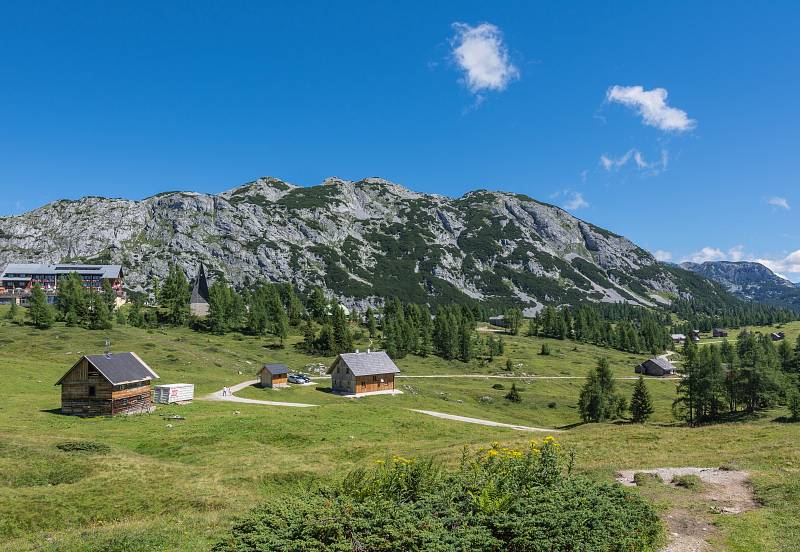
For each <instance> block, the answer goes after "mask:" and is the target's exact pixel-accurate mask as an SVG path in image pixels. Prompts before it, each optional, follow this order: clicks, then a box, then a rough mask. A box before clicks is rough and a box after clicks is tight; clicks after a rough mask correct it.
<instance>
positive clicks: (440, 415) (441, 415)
mask: <svg viewBox="0 0 800 552" xmlns="http://www.w3.org/2000/svg"><path fill="white" fill-rule="evenodd" d="M409 410H411V411H412V412H419V413H420V414H426V415H428V416H433V417H434V418H441V419H443V420H453V421H455V422H465V423H468V424H477V425H484V426H491V427H502V428H506V429H516V430H517V431H539V432H545V433H561V431H560V430H558V429H547V428H544V427H528V426H524V425H516V424H504V423H502V422H492V421H490V420H481V419H480V418H468V417H466V416H456V415H455V414H445V413H443V412H434V411H433V410H417V409H416V408H409Z"/></svg>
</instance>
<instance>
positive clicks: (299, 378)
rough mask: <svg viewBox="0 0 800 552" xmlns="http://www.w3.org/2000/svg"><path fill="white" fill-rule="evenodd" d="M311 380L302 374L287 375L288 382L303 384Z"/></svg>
mask: <svg viewBox="0 0 800 552" xmlns="http://www.w3.org/2000/svg"><path fill="white" fill-rule="evenodd" d="M310 381H311V380H310V379H309V378H308V377H306V376H304V375H303V374H291V375H290V376H289V383H297V384H304V383H309V382H310Z"/></svg>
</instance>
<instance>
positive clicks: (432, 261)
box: [0, 176, 727, 312]
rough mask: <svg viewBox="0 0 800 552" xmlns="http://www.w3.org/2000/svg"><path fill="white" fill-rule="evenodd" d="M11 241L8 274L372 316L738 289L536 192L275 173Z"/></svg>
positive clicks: (90, 206)
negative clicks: (245, 294)
mask: <svg viewBox="0 0 800 552" xmlns="http://www.w3.org/2000/svg"><path fill="white" fill-rule="evenodd" d="M0 236H2V237H3V239H2V240H0V265H2V264H5V263H6V262H11V261H20V262H25V261H27V262H59V261H61V260H62V259H63V258H65V257H67V256H69V257H73V258H75V257H77V258H80V259H81V260H84V261H85V262H91V261H93V260H94V261H103V262H114V263H119V264H123V265H124V266H125V267H126V277H127V284H128V285H129V286H130V288H131V289H133V290H143V289H147V288H148V287H149V286H150V285H151V283H152V281H153V280H154V279H155V278H159V279H161V278H163V277H164V276H165V275H166V272H167V267H168V264H169V263H170V262H177V263H178V264H179V265H180V266H181V267H182V268H183V269H184V270H185V271H186V273H187V274H188V275H190V276H191V275H193V274H194V271H195V270H196V267H197V265H198V263H201V262H202V263H204V265H205V266H206V267H207V269H208V273H209V274H213V275H216V274H225V276H226V277H227V279H228V281H230V282H232V283H234V284H235V285H243V284H244V283H245V282H246V281H250V282H252V281H257V280H267V281H282V282H292V283H293V284H295V285H296V286H298V287H300V288H308V287H309V286H313V285H320V286H323V287H324V288H325V289H326V290H327V291H328V293H329V294H330V295H331V296H336V297H338V298H340V299H341V300H342V301H345V302H346V303H348V304H351V305H362V306H363V305H365V304H368V303H375V302H376V301H377V300H379V299H382V298H385V297H390V296H399V297H402V298H403V299H404V300H406V301H415V302H420V303H426V302H428V303H442V302H462V301H464V300H465V299H467V298H471V299H476V300H479V301H483V302H486V303H490V304H495V305H509V304H519V305H521V306H523V307H525V308H527V309H529V310H528V311H527V312H533V311H535V310H537V309H539V308H541V307H542V305H545V304H554V305H560V304H566V303H570V304H574V303H576V302H579V301H583V300H590V301H603V302H619V301H623V302H628V303H632V304H639V305H646V306H651V305H656V304H664V303H669V301H670V299H671V298H673V297H676V296H677V297H690V296H692V294H694V293H712V294H713V293H725V292H724V291H723V290H722V289H721V288H720V287H719V286H716V287H715V286H714V285H711V284H709V283H708V282H706V281H705V280H703V279H701V278H699V277H697V276H693V275H692V274H691V273H687V272H684V271H683V270H680V269H678V268H675V267H669V266H665V265H661V264H659V263H657V262H656V261H655V259H654V258H653V257H652V255H650V254H649V253H647V252H646V251H644V250H643V249H641V248H640V247H638V246H636V245H635V244H634V243H632V242H630V241H629V240H627V239H626V238H624V237H622V236H619V235H617V234H614V233H612V232H609V231H607V230H604V229H602V228H599V227H597V226H594V225H592V224H589V223H587V222H584V221H582V220H580V219H577V218H575V217H574V216H572V215H571V214H570V213H568V212H566V211H564V210H563V209H560V208H558V207H555V206H553V205H548V204H546V203H541V202H539V201H536V200H534V199H532V198H529V197H527V196H524V195H521V194H515V193H509V192H502V191H488V190H477V191H473V192H469V193H466V194H464V195H463V196H462V197H461V198H458V199H454V198H451V197H447V196H441V195H434V194H426V193H420V192H416V191H413V190H410V189H408V188H406V187H404V186H401V185H399V184H396V183H394V182H391V181H389V180H386V179H383V178H378V177H369V178H364V179H362V180H358V181H351V180H345V179H342V178H338V177H330V178H327V179H325V181H324V182H323V184H322V185H317V186H311V187H300V186H295V185H294V184H290V183H288V182H285V181H284V180H281V179H279V178H275V177H270V176H266V177H261V178H258V179H256V180H254V181H251V182H247V183H245V184H243V185H241V186H237V187H235V188H232V189H230V190H228V191H226V192H222V193H220V194H217V195H213V194H203V193H196V192H168V193H165V194H159V195H156V196H153V197H150V198H147V199H144V200H141V201H133V200H115V199H104V198H92V199H84V200H81V201H76V202H55V203H51V204H48V205H45V206H43V207H41V208H39V209H37V210H35V211H31V212H29V213H25V214H22V215H19V216H14V217H6V218H0ZM693 278H694V280H693ZM726 295H727V294H726Z"/></svg>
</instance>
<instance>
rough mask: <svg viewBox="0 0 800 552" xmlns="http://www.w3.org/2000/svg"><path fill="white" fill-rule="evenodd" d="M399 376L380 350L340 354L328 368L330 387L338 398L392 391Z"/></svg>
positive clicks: (393, 365) (393, 364) (395, 368)
mask: <svg viewBox="0 0 800 552" xmlns="http://www.w3.org/2000/svg"><path fill="white" fill-rule="evenodd" d="M399 373H400V370H399V369H398V368H397V366H395V363H394V362H392V359H390V358H389V355H387V354H386V353H385V352H383V351H379V352H370V351H367V352H366V353H359V352H355V353H342V354H341V355H339V356H338V357H336V360H334V361H333V364H331V367H330V368H328V374H330V376H331V388H332V389H333V392H334V393H339V394H341V395H360V394H362V393H374V392H376V391H394V376H395V374H399Z"/></svg>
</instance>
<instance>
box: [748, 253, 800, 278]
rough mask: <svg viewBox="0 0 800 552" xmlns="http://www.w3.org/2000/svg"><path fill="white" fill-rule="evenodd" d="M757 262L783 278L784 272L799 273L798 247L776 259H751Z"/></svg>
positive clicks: (799, 256)
mask: <svg viewBox="0 0 800 552" xmlns="http://www.w3.org/2000/svg"><path fill="white" fill-rule="evenodd" d="M752 260H753V261H755V262H757V263H761V264H763V265H764V266H766V267H767V268H769V269H770V270H771V271H772V272H774V273H776V274H777V275H779V276H782V277H783V278H786V276H783V275H784V274H795V275H798V274H800V249H798V250H797V251H793V252H792V253H789V254H788V255H786V256H785V257H782V258H777V259H752Z"/></svg>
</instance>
